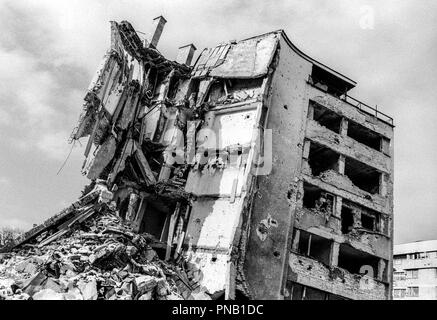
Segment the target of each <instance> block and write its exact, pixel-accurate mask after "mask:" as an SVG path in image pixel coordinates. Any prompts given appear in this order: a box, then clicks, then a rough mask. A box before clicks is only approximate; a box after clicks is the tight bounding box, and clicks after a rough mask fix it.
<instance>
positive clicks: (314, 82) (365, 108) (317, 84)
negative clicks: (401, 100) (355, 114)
mask: <svg viewBox="0 0 437 320" xmlns="http://www.w3.org/2000/svg"><path fill="white" fill-rule="evenodd" d="M307 83H308V84H309V85H311V86H312V87H314V88H317V89H319V90H321V91H323V92H325V93H328V94H330V95H332V96H334V97H336V98H338V99H341V100H343V101H344V102H346V103H348V104H349V105H351V106H353V107H355V108H357V109H358V110H360V111H361V112H364V113H366V114H368V115H370V116H373V117H376V118H377V119H379V120H381V121H382V122H384V123H387V124H389V125H390V126H392V127H393V126H394V122H393V118H392V117H390V116H388V115H386V114H385V113H383V112H381V111H379V110H378V106H375V108H373V107H371V106H369V105H367V104H365V103H364V102H361V101H359V100H357V99H355V98H353V97H351V96H349V95H348V94H347V92H344V91H343V90H340V89H336V88H333V87H332V85H330V86H329V87H328V86H327V85H324V84H322V82H321V81H320V80H318V79H316V78H314V77H312V76H311V75H309V76H308V80H307Z"/></svg>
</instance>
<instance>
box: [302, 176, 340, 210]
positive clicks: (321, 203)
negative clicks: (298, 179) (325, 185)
mask: <svg viewBox="0 0 437 320" xmlns="http://www.w3.org/2000/svg"><path fill="white" fill-rule="evenodd" d="M303 188H304V194H303V206H304V208H307V209H311V210H316V211H318V212H321V213H325V214H332V213H333V210H334V202H335V197H334V195H332V194H330V193H328V192H326V191H323V190H322V189H320V188H318V187H316V186H313V185H311V184H309V183H304V186H303Z"/></svg>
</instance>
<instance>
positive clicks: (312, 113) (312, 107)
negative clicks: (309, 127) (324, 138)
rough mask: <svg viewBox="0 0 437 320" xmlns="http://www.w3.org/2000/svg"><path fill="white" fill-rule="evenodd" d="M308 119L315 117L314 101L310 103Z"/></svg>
mask: <svg viewBox="0 0 437 320" xmlns="http://www.w3.org/2000/svg"><path fill="white" fill-rule="evenodd" d="M308 119H311V120H313V119H314V105H313V104H312V103H310V104H309V105H308Z"/></svg>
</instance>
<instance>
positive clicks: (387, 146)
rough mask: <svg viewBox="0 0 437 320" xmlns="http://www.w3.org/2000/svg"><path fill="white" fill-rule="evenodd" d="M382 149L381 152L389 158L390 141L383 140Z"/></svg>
mask: <svg viewBox="0 0 437 320" xmlns="http://www.w3.org/2000/svg"><path fill="white" fill-rule="evenodd" d="M380 144H381V148H380V150H381V151H382V153H384V154H385V155H387V156H390V140H389V139H387V138H381V142H380Z"/></svg>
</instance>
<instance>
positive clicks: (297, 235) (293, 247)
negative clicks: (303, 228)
mask: <svg viewBox="0 0 437 320" xmlns="http://www.w3.org/2000/svg"><path fill="white" fill-rule="evenodd" d="M295 230H296V231H295V233H294V239H293V243H292V245H291V250H292V251H294V252H297V250H298V249H299V238H300V230H299V229H295Z"/></svg>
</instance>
